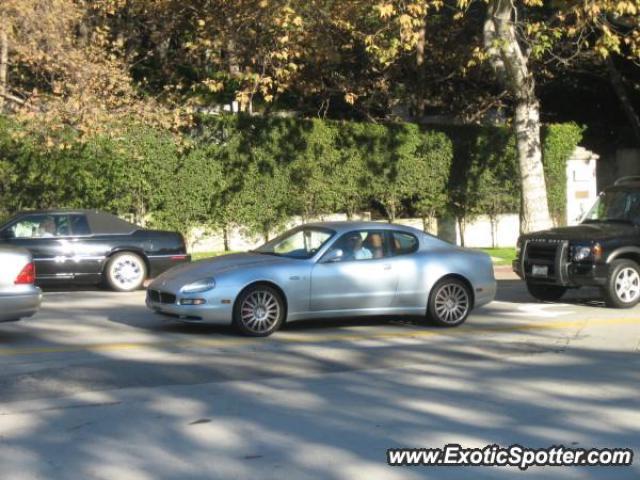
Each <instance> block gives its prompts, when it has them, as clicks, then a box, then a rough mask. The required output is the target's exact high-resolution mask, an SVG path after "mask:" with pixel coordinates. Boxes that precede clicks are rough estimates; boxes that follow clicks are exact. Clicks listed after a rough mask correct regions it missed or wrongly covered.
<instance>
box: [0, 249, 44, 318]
mask: <svg viewBox="0 0 640 480" xmlns="http://www.w3.org/2000/svg"><path fill="white" fill-rule="evenodd" d="M35 279H36V267H35V264H34V263H33V258H32V256H31V253H29V251H28V250H26V249H24V248H18V247H13V246H9V245H0V322H14V321H16V320H20V319H21V318H24V317H30V316H32V315H33V314H34V313H36V312H37V311H38V309H39V308H40V303H41V302H42V292H41V291H40V289H39V288H38V287H36V286H34V282H35Z"/></svg>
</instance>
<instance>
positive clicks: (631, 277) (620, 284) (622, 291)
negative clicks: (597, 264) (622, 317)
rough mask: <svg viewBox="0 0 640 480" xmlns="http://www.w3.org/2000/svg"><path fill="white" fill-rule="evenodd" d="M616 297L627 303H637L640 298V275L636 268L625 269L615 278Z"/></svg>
mask: <svg viewBox="0 0 640 480" xmlns="http://www.w3.org/2000/svg"><path fill="white" fill-rule="evenodd" d="M615 289H616V295H617V296H618V298H619V299H620V301H622V302H625V303H631V302H635V301H636V300H637V299H638V297H639V296H640V275H639V274H638V271H637V270H636V269H634V268H630V267H627V268H623V269H622V270H620V272H618V275H617V276H616V278H615Z"/></svg>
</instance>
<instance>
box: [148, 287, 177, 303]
mask: <svg viewBox="0 0 640 480" xmlns="http://www.w3.org/2000/svg"><path fill="white" fill-rule="evenodd" d="M147 296H148V297H149V300H150V301H152V302H154V303H176V296H175V295H174V294H173V293H167V292H161V291H160V290H147Z"/></svg>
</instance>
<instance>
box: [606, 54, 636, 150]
mask: <svg viewBox="0 0 640 480" xmlns="http://www.w3.org/2000/svg"><path fill="white" fill-rule="evenodd" d="M607 70H608V72H609V79H610V81H611V86H612V87H613V90H614V91H615V92H616V95H617V97H618V100H619V101H620V104H621V105H622V109H623V110H624V113H625V115H626V116H627V120H629V125H631V129H632V131H633V136H634V138H635V141H636V144H637V145H638V146H640V116H638V113H637V112H636V110H635V109H634V108H633V103H632V102H631V99H630V98H629V95H628V93H627V88H626V87H625V85H624V81H623V80H622V75H620V72H619V71H618V69H617V68H616V64H615V63H614V62H613V58H611V55H609V56H608V57H607Z"/></svg>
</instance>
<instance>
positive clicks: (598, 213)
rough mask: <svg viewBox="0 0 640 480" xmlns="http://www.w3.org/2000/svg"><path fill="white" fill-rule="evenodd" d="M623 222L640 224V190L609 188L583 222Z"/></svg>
mask: <svg viewBox="0 0 640 480" xmlns="http://www.w3.org/2000/svg"><path fill="white" fill-rule="evenodd" d="M596 222H621V223H634V224H636V225H640V192H634V191H625V190H609V191H605V192H603V193H601V194H600V196H599V197H598V200H596V203H595V204H594V205H593V207H591V210H589V211H588V212H587V214H586V215H585V216H584V218H583V219H582V223H596Z"/></svg>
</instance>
